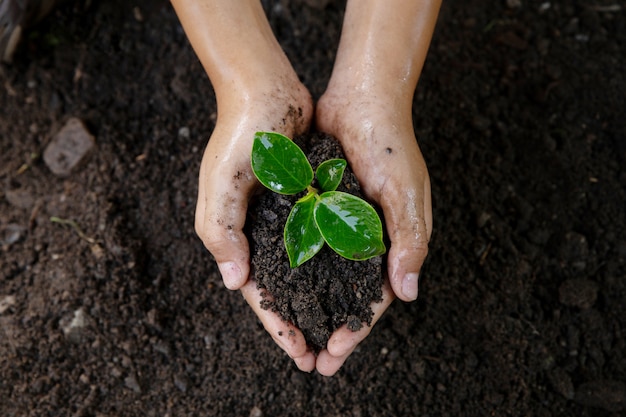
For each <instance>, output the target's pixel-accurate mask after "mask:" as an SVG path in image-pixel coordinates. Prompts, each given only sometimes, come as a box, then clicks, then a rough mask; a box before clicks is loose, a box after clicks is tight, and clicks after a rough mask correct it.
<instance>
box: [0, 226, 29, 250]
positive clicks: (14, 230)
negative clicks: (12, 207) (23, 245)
mask: <svg viewBox="0 0 626 417" xmlns="http://www.w3.org/2000/svg"><path fill="white" fill-rule="evenodd" d="M1 232H2V233H0V245H12V244H14V243H17V242H18V241H19V240H20V239H21V238H22V236H24V233H26V228H25V227H24V226H21V225H19V224H16V223H9V224H7V225H6V226H5V227H4V229H2V230H1Z"/></svg>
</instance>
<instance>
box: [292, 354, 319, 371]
mask: <svg viewBox="0 0 626 417" xmlns="http://www.w3.org/2000/svg"><path fill="white" fill-rule="evenodd" d="M293 361H294V363H295V364H296V366H297V367H298V369H300V370H301V371H303V372H311V371H313V369H315V363H316V358H315V355H314V354H313V352H307V353H306V354H304V356H300V357H298V358H293Z"/></svg>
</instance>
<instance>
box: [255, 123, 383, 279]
mask: <svg viewBox="0 0 626 417" xmlns="http://www.w3.org/2000/svg"><path fill="white" fill-rule="evenodd" d="M251 163H252V171H253V172H254V175H255V176H256V177H257V178H258V180H259V181H260V182H261V184H263V185H264V186H266V187H267V188H269V189H270V190H272V191H274V192H276V193H279V194H286V195H295V194H298V193H301V192H303V191H305V190H306V194H305V195H304V196H303V197H302V198H300V199H299V200H298V201H297V202H296V203H295V205H294V206H293V207H292V209H291V212H290V213H289V217H288V218H287V222H286V223H285V231H284V240H285V248H286V249H287V255H288V256H289V264H290V266H291V267H292V268H295V267H297V266H300V265H302V264H303V263H304V262H306V261H308V260H309V259H311V258H312V257H313V256H315V254H316V253H317V252H319V250H320V249H321V248H322V246H324V242H326V243H327V244H328V246H330V247H331V249H333V250H334V251H335V252H337V253H338V254H339V255H341V256H343V257H344V258H347V259H351V260H356V261H358V260H366V259H369V258H372V257H374V256H378V255H382V254H383V253H385V244H384V243H383V227H382V223H381V221H380V217H379V216H378V213H376V210H374V208H373V207H372V206H371V205H370V204H368V203H367V202H366V201H364V200H362V199H361V198H359V197H356V196H354V195H352V194H348V193H344V192H341V191H336V190H337V187H338V186H339V184H340V183H341V179H342V177H343V172H344V170H345V168H346V165H347V163H346V161H345V160H344V159H331V160H328V161H325V162H322V163H321V164H320V165H319V166H318V167H317V169H316V171H315V176H316V177H317V183H318V185H319V187H320V188H321V193H320V191H319V190H318V189H316V188H314V187H313V185H312V182H313V168H312V167H311V164H310V163H309V161H308V160H307V158H306V156H305V155H304V152H302V149H300V147H298V145H296V144H295V143H293V142H292V141H291V139H289V138H287V137H286V136H283V135H281V134H279V133H274V132H257V133H256V134H255V135H254V143H253V145H252V156H251Z"/></svg>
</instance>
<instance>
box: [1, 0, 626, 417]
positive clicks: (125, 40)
mask: <svg viewBox="0 0 626 417" xmlns="http://www.w3.org/2000/svg"><path fill="white" fill-rule="evenodd" d="M86 4H89V7H86V6H85V5H86ZM263 4H264V7H265V8H266V10H267V13H268V16H269V18H270V21H271V24H272V27H273V29H274V31H275V33H276V35H277V37H278V39H279V41H280V42H281V44H282V45H283V47H284V49H285V51H286V53H287V55H288V56H289V58H290V59H291V61H292V63H293V64H294V67H295V69H296V71H297V73H298V74H299V75H300V77H301V79H302V80H303V82H304V84H305V85H307V87H309V89H310V90H311V92H312V94H313V96H314V97H315V98H318V97H319V96H320V95H321V94H322V93H323V91H324V87H325V85H326V83H327V81H328V78H329V76H330V73H331V70H332V64H333V59H334V55H335V51H336V47H337V43H338V40H339V35H340V31H341V21H342V16H343V10H344V2H342V1H338V2H330V3H328V5H327V6H326V7H325V8H323V9H319V8H312V7H310V6H308V5H306V3H305V2H302V1H295V0H291V1H290V0H280V1H279V0H276V1H264V2H263ZM625 22H626V7H625V6H624V5H623V4H622V2H617V1H609V0H595V1H584V2H583V1H574V0H563V1H560V2H545V1H534V0H528V1H521V2H520V1H514V0H510V1H504V0H498V1H495V0H486V1H477V0H467V1H460V0H446V1H444V5H443V8H442V12H441V15H440V19H439V23H438V26H437V28H436V33H435V36H434V39H433V43H432V45H431V49H430V53H429V56H428V59H427V62H426V65H425V68H424V71H423V73H422V77H421V79H420V83H419V86H418V89H417V91H416V95H415V100H414V112H413V115H414V124H415V129H416V133H417V137H418V140H419V143H420V147H421V149H422V152H423V154H424V157H425V159H426V162H427V164H428V166H429V172H430V175H431V180H432V193H433V206H434V219H435V229H434V233H433V236H432V240H431V245H430V254H429V257H428V260H427V262H426V265H425V266H424V269H423V272H422V274H421V282H420V296H419V299H418V301H417V302H415V303H410V304H405V303H402V302H399V301H396V302H394V304H393V305H392V306H391V307H390V308H389V309H388V310H387V312H386V313H385V315H384V316H383V318H382V319H381V320H380V321H379V323H378V324H377V325H376V326H375V327H374V329H373V331H372V334H371V335H370V336H369V337H368V338H367V339H366V340H365V341H364V342H363V343H362V344H361V345H360V346H359V347H358V348H357V350H356V351H355V352H354V353H353V354H352V356H351V357H350V358H349V359H348V361H347V362H346V364H345V365H344V367H343V368H342V369H341V370H340V372H338V374H337V375H336V376H334V377H332V378H326V377H322V376H320V375H318V374H316V373H313V374H305V373H302V372H300V371H298V370H297V368H296V367H295V366H294V365H293V363H292V361H291V360H290V359H289V358H288V357H287V356H286V355H285V354H283V353H282V352H281V351H280V349H279V348H278V347H277V346H276V345H275V344H274V343H273V341H272V339H271V338H270V337H269V335H267V334H266V333H265V331H264V330H263V328H262V327H261V325H260V324H259V322H258V320H257V318H256V316H255V315H254V313H253V312H252V310H251V309H250V308H249V307H248V306H247V305H246V303H245V301H244V300H243V298H242V297H241V296H240V295H239V294H238V293H233V292H230V291H228V290H227V289H225V288H224V286H223V284H222V282H221V278H220V276H219V273H218V272H217V269H216V267H215V264H214V262H213V261H212V259H211V257H210V255H209V254H208V253H207V252H206V251H205V249H204V248H203V246H202V244H201V242H200V240H199V239H198V238H197V237H196V236H195V234H194V230H193V219H194V207H195V198H196V192H197V173H198V169H199V164H200V158H201V154H202V150H203V147H204V146H205V143H206V140H207V138H208V137H209V135H210V133H211V131H212V129H213V127H214V125H215V120H216V107H215V96H214V94H213V91H212V88H211V85H210V83H209V81H208V79H207V77H206V75H205V74H204V72H203V70H202V68H201V66H200V64H199V62H198V60H197V58H196V57H195V55H194V53H193V51H192V50H191V47H190V46H189V44H188V42H187V39H186V37H185V35H184V33H183V31H182V28H181V26H180V24H179V22H178V19H177V18H176V16H175V14H174V12H173V10H172V8H171V5H170V4H169V2H167V1H158V0H154V1H147V0H146V1H141V0H138V1H131V2H123V1H120V0H112V1H107V2H70V3H68V4H66V5H65V6H63V7H61V8H60V9H58V10H56V11H55V12H54V13H53V14H52V15H51V16H50V17H49V18H48V19H46V20H44V21H43V22H41V23H40V24H39V25H38V26H36V27H35V28H33V29H32V30H30V31H29V32H28V33H27V34H26V36H25V39H24V42H22V44H21V47H20V49H19V50H18V53H17V54H16V56H15V59H14V62H13V64H11V65H4V64H2V65H0V415H2V416H43V415H64V416H160V415H169V416H186V415H189V416H192V415H193V416H204V415H206V416H256V417H259V416H418V415H419V416H489V415H494V416H539V417H543V416H546V417H547V416H610V417H617V416H622V415H624V413H625V412H626V355H625V353H624V352H626V234H625V232H626V230H625V224H626V208H625V207H626V196H625V194H626V170H624V166H625V165H626V125H625V119H626V99H625V97H626V94H625V93H626V72H624V68H625V67H626V62H625V61H626V59H625V57H626V23H625ZM71 118H78V119H79V120H80V121H82V123H83V124H84V128H85V129H87V130H88V131H89V132H90V133H91V134H92V135H93V137H94V140H95V147H94V148H93V149H91V151H90V152H89V153H88V155H87V157H86V159H85V160H84V161H83V162H82V163H81V164H80V165H79V166H77V167H76V168H75V169H74V170H73V171H72V172H71V173H70V174H69V175H67V176H58V175H56V174H54V173H53V172H51V170H50V168H49V166H48V165H49V161H48V160H46V159H45V158H44V156H43V155H44V150H45V149H46V148H47V147H48V146H49V144H51V143H53V140H54V138H55V134H56V133H57V132H58V131H59V129H61V127H63V126H64V125H65V124H66V122H68V120H70V119H71ZM74 125H75V126H76V124H74ZM78 125H80V123H79V124H78ZM51 218H52V219H53V220H54V221H52V220H51Z"/></svg>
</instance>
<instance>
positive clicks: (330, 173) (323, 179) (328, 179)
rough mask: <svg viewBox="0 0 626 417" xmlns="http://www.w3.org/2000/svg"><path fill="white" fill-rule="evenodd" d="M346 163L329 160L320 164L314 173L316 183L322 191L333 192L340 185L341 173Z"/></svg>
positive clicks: (339, 160)
mask: <svg viewBox="0 0 626 417" xmlns="http://www.w3.org/2000/svg"><path fill="white" fill-rule="evenodd" d="M346 165H348V163H347V162H346V160H345V159H329V160H328V161H324V162H322V163H321V164H320V165H319V166H318V167H317V170H316V171H315V175H316V176H317V181H318V182H319V183H320V187H322V190H324V191H335V190H336V189H337V187H338V186H339V184H340V183H341V178H342V177H343V171H344V170H345V169H346Z"/></svg>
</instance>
